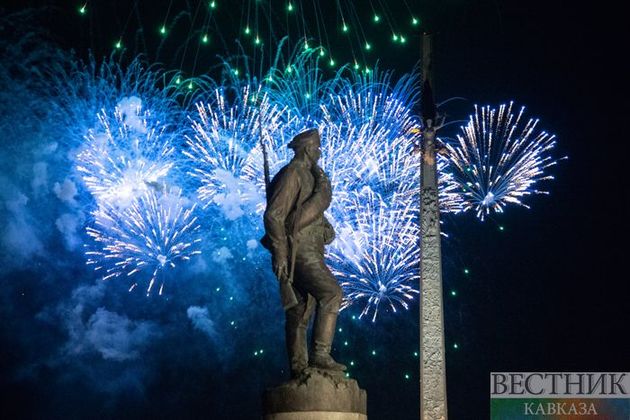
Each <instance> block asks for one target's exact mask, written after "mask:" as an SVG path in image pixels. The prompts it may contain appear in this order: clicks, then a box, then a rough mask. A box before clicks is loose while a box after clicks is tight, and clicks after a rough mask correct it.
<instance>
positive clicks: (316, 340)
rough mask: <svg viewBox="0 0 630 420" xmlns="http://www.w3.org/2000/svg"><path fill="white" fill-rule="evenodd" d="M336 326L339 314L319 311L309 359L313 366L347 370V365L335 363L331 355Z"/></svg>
mask: <svg viewBox="0 0 630 420" xmlns="http://www.w3.org/2000/svg"><path fill="white" fill-rule="evenodd" d="M336 324H337V313H322V312H320V311H318V313H317V317H316V319H315V325H314V327H313V351H312V353H311V356H310V358H309V364H310V365H311V366H313V367H318V368H320V369H327V370H337V371H344V370H346V366H345V365H342V364H341V363H337V362H335V359H333V358H332V356H331V355H330V349H331V347H332V341H333V337H334V336H335V326H336Z"/></svg>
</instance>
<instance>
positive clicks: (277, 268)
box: [271, 254, 289, 282]
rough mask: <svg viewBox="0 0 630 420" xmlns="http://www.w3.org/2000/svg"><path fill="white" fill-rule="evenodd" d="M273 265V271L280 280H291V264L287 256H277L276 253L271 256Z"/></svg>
mask: <svg viewBox="0 0 630 420" xmlns="http://www.w3.org/2000/svg"><path fill="white" fill-rule="evenodd" d="M271 267H272V268H273V273H274V274H275V275H276V277H277V278H278V281H280V282H287V281H289V264H288V261H287V257H286V256H276V255H275V254H274V255H273V256H272V257H271Z"/></svg>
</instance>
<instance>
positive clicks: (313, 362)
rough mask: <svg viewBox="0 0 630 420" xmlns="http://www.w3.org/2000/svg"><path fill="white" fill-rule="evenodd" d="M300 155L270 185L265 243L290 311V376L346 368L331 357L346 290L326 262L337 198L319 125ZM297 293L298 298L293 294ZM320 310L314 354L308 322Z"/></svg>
mask: <svg viewBox="0 0 630 420" xmlns="http://www.w3.org/2000/svg"><path fill="white" fill-rule="evenodd" d="M288 147H289V148H291V149H293V151H294V153H295V156H294V157H293V159H292V160H291V162H289V164H288V165H286V166H284V167H283V168H282V169H281V170H280V171H279V172H278V173H277V174H276V176H275V177H274V178H273V180H272V181H271V183H270V184H269V185H268V190H267V209H266V210H265V215H264V222H265V230H266V235H265V237H264V238H263V240H262V242H263V245H265V247H266V248H267V249H269V250H270V251H271V255H272V267H273V271H274V273H275V274H276V276H277V277H278V281H279V282H280V285H281V295H282V301H283V305H284V309H285V315H286V324H285V329H286V344H287V352H288V356H289V363H290V366H291V376H292V377H293V378H296V377H298V376H299V375H300V374H301V373H302V371H303V370H304V369H305V368H307V367H309V366H312V367H317V368H320V369H327V370H335V371H343V370H345V369H346V367H345V366H344V365H342V364H340V363H337V362H335V360H334V359H333V358H332V356H331V355H330V350H331V346H332V342H333V337H334V335H335V325H336V323H337V315H338V313H339V307H340V305H341V299H342V291H341V287H339V284H338V283H337V280H336V279H335V277H334V276H333V275H332V273H331V272H330V270H329V269H328V267H327V266H326V264H325V263H324V245H327V244H330V243H331V242H332V240H333V239H334V235H335V232H334V229H333V227H332V226H331V225H330V223H329V222H328V220H326V218H325V217H324V211H325V210H326V209H327V208H328V206H329V205H330V202H331V200H332V188H331V185H330V180H329V179H328V177H327V176H326V174H325V173H324V171H323V170H322V169H321V168H320V167H319V166H318V165H317V161H318V160H319V158H320V156H321V149H320V137H319V132H318V131H317V129H311V130H307V131H304V132H302V133H300V134H298V135H297V136H295V137H294V138H293V140H292V141H291V142H290V143H289V145H288ZM293 294H294V296H293ZM313 312H315V321H314V324H313V333H312V339H313V340H312V341H313V345H312V348H311V353H310V355H309V354H308V350H307V349H308V347H307V339H306V336H307V332H306V330H307V326H308V323H309V320H310V319H311V317H312V315H313Z"/></svg>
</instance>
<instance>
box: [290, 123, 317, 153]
mask: <svg viewBox="0 0 630 420" xmlns="http://www.w3.org/2000/svg"><path fill="white" fill-rule="evenodd" d="M311 144H314V145H316V146H319V145H320V144H321V141H320V138H319V131H318V130H317V128H311V129H309V130H306V131H302V132H301V133H300V134H298V135H297V136H295V137H293V140H291V141H290V142H289V144H288V145H287V147H288V148H289V149H293V150H298V149H301V148H302V147H306V146H308V145H311Z"/></svg>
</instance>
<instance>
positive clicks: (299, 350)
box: [285, 311, 308, 379]
mask: <svg viewBox="0 0 630 420" xmlns="http://www.w3.org/2000/svg"><path fill="white" fill-rule="evenodd" d="M291 315H293V314H289V311H287V322H286V325H285V328H286V340H287V354H288V356H289V366H290V368H291V377H292V378H294V379H295V378H298V377H299V376H300V375H301V374H302V371H303V370H304V369H306V368H307V367H308V351H307V346H306V325H304V322H302V321H301V320H300V319H299V317H297V316H291Z"/></svg>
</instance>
